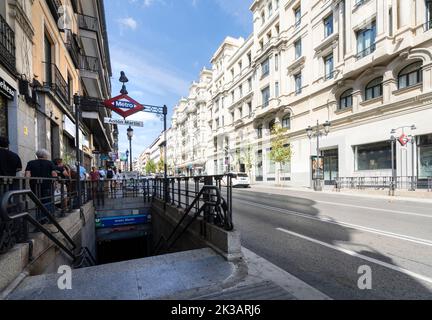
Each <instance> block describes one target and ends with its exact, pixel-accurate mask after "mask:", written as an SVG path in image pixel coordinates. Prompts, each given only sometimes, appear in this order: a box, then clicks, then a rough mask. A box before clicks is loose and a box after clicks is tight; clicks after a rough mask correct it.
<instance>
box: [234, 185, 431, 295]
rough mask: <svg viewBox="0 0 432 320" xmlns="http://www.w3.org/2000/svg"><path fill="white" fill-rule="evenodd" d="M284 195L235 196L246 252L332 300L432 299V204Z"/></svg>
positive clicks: (246, 193) (246, 192)
mask: <svg viewBox="0 0 432 320" xmlns="http://www.w3.org/2000/svg"><path fill="white" fill-rule="evenodd" d="M284 192H286V193H287V194H285V195H276V194H273V193H271V191H269V192H262V191H261V192H257V191H254V188H253V187H252V188H251V189H235V191H234V196H233V198H234V199H233V219H234V224H235V226H236V228H237V229H238V230H240V232H241V237H242V245H243V246H244V247H246V248H247V249H249V250H251V251H253V252H255V253H256V254H258V255H260V256H262V257H263V258H265V259H267V260H269V261H270V262H272V263H274V264H275V265H277V266H279V267H280V268H282V269H284V270H286V271H287V272H289V273H291V274H293V275H294V276H296V277H298V278H300V279H301V280H303V281H305V282H306V283H308V284H309V285H311V286H313V287H315V288H316V289H318V290H320V291H321V292H323V293H325V294H327V295H328V296H329V297H331V298H333V299H432V204H431V203H421V202H411V201H409V202H408V201H389V200H383V199H369V198H367V199H366V198H360V197H355V196H345V195H339V194H327V193H326V194H323V193H312V192H301V191H284ZM362 266H368V267H370V270H371V285H372V288H371V289H363V290H362V289H360V288H359V286H358V282H359V278H360V277H361V276H362V275H364V271H363V272H362V273H361V274H359V268H361V267H362ZM366 270H367V269H366ZM362 280H364V279H362ZM361 283H363V284H364V283H367V282H365V281H361Z"/></svg>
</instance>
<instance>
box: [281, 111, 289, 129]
mask: <svg viewBox="0 0 432 320" xmlns="http://www.w3.org/2000/svg"><path fill="white" fill-rule="evenodd" d="M282 128H285V129H291V115H290V114H287V115H286V116H284V117H283V118H282Z"/></svg>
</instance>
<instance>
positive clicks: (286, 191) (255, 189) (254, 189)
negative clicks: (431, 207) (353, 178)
mask: <svg viewBox="0 0 432 320" xmlns="http://www.w3.org/2000/svg"><path fill="white" fill-rule="evenodd" d="M249 190H250V191H252V192H263V193H268V192H272V191H281V192H283V193H279V194H282V195H289V191H298V192H309V193H314V194H334V195H341V196H351V197H357V198H367V199H371V198H372V199H382V200H387V201H408V202H422V203H432V193H431V194H430V197H431V199H425V198H416V197H402V196H394V197H391V196H384V195H375V194H358V193H354V192H353V193H351V192H336V191H329V190H323V191H321V192H319V193H317V192H316V191H314V190H311V189H309V188H291V187H277V186H262V185H259V184H255V185H252V188H251V189H249Z"/></svg>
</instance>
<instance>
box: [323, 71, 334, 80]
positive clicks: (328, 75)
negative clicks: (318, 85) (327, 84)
mask: <svg viewBox="0 0 432 320" xmlns="http://www.w3.org/2000/svg"><path fill="white" fill-rule="evenodd" d="M334 74H335V71H334V70H332V71H330V72H326V74H325V80H330V79H333V78H334Z"/></svg>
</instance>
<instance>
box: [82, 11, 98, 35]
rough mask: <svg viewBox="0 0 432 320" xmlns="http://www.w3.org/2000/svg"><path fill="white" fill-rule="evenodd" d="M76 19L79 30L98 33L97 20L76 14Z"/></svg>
mask: <svg viewBox="0 0 432 320" xmlns="http://www.w3.org/2000/svg"><path fill="white" fill-rule="evenodd" d="M77 17H78V26H79V27H80V28H81V29H84V30H89V31H94V32H98V31H99V27H98V25H99V24H98V19H96V18H95V17H92V16H88V15H84V14H78V15H77Z"/></svg>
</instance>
